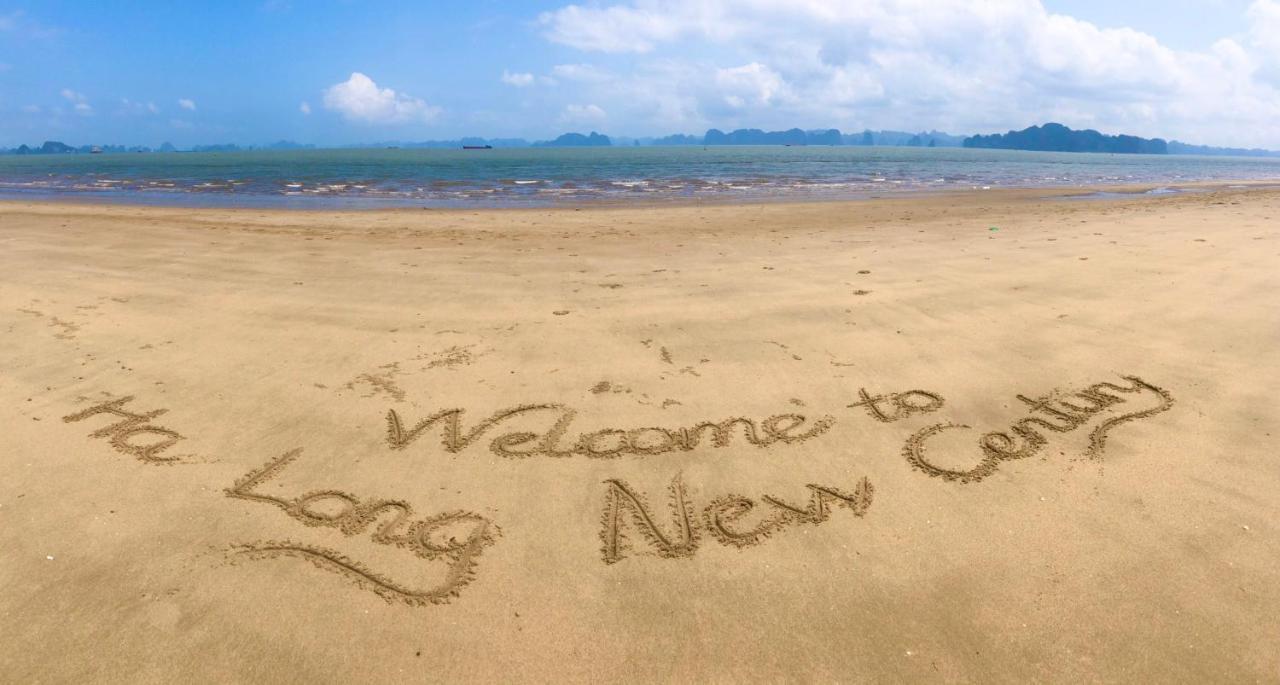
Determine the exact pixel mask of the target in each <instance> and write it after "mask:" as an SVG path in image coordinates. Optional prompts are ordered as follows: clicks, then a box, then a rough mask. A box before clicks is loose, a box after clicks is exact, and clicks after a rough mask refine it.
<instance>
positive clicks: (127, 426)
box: [62, 396, 185, 463]
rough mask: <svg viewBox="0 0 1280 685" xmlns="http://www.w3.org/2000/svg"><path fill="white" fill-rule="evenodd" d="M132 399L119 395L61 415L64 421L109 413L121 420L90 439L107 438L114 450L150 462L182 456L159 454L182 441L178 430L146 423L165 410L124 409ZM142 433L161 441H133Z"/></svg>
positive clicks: (79, 419) (94, 433)
mask: <svg viewBox="0 0 1280 685" xmlns="http://www.w3.org/2000/svg"><path fill="white" fill-rule="evenodd" d="M132 401H133V397H132V396H129V397H121V398H120V399H118V400H110V401H108V402H103V403H102V404H99V405H95V406H92V407H89V408H88V409H85V410H84V411H82V412H77V413H75V414H71V415H70V416H64V417H62V420H63V421H64V422H66V423H73V422H76V421H84V420H85V419H87V418H89V417H90V416H97V415H98V414H109V415H111V416H118V417H120V418H122V419H124V420H123V421H118V422H116V423H113V424H111V425H109V426H107V427H105V428H99V429H98V430H96V431H94V432H92V433H90V434H89V436H90V437H93V438H106V437H110V440H109V441H108V442H109V444H110V445H111V446H112V447H114V448H115V449H116V451H117V452H121V453H123V454H128V455H132V456H134V457H137V458H138V459H140V460H142V461H146V462H152V463H165V462H174V461H177V460H178V459H180V458H181V457H176V456H175V457H162V456H160V453H161V452H163V451H165V450H167V449H169V448H170V447H173V446H174V445H176V444H178V441H180V440H184V439H185V438H183V437H182V436H181V435H179V434H178V433H176V432H174V431H171V430H169V429H168V428H164V427H162V426H154V425H151V424H149V423H147V422H148V421H150V420H151V419H154V418H156V417H157V416H160V415H162V414H164V413H166V412H168V411H169V410H168V409H157V410H155V411H149V412H145V413H142V414H135V413H133V412H131V411H125V410H124V409H122V408H121V407H123V406H124V405H126V404H128V403H130V402H132ZM144 435H151V436H159V437H160V440H155V439H154V438H153V439H152V442H150V443H143V444H139V443H138V442H135V438H138V437H140V436H144Z"/></svg>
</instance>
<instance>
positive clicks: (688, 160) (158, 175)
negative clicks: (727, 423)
mask: <svg viewBox="0 0 1280 685" xmlns="http://www.w3.org/2000/svg"><path fill="white" fill-rule="evenodd" d="M1235 180H1253V181H1257V180H1276V181H1280V159H1269V158H1243V157H1196V156H1183V155H1107V154H1083V153H1046V152H1019V151H1007V150H967V149H958V148H933V149H930V148H899V147H893V148H889V147H777V146H759V147H756V146H741V147H739V146H713V147H705V148H704V147H702V146H689V147H616V148H521V149H493V150H430V149H382V150H378V149H340V150H289V151H246V152H214V153H168V154H163V153H145V154H103V155H31V156H16V155H6V156H0V198H11V199H12V198H49V197H54V198H64V199H66V198H80V199H87V200H105V201H119V202H137V203H145V204H173V205H189V206H249V207H298V208H334V207H342V208H362V207H381V206H389V207H394V206H438V207H459V206H461V207H468V206H499V207H501V206H553V205H584V204H592V203H610V202H635V201H643V202H672V201H674V202H689V201H703V200H707V201H717V200H718V201H733V200H739V199H750V200H773V199H779V200H807V199H828V198H830V199H839V198H866V197H875V196H883V195H885V194H889V193H903V192H912V191H922V190H954V189H970V188H1010V187H1080V188H1084V187H1092V186H1097V185H1114V184H1130V183H1132V184H1152V185H1176V184H1180V183H1192V182H1197V181H1235Z"/></svg>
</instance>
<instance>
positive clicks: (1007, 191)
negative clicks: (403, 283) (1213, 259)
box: [0, 179, 1280, 216]
mask: <svg viewBox="0 0 1280 685" xmlns="http://www.w3.org/2000/svg"><path fill="white" fill-rule="evenodd" d="M1162 190H1168V191H1169V192H1156V191H1162ZM1269 190H1280V179H1276V180H1237V181H1212V182H1208V181H1206V182H1188V183H1179V184H1152V183H1125V184H1102V185H1094V186H1028V187H1001V188H990V189H978V188H972V189H946V190H903V191H892V192H887V193H883V194H879V195H867V196H860V197H824V198H801V199H796V198H786V197H781V196H778V197H776V198H764V199H761V198H755V199H738V200H732V199H728V198H726V199H723V200H722V199H720V198H709V199H707V200H705V201H684V200H674V199H673V200H654V201H645V200H609V201H593V202H587V203H581V204H569V203H563V204H551V205H510V206H487V205H476V206H446V207H434V206H422V205H414V206H382V207H359V208H337V207H292V206H290V207H276V206H256V205H226V206H224V205H216V206H203V205H198V204H197V205H185V204H184V205H168V204H151V203H146V202H129V201H124V200H122V201H115V200H103V199H100V198H77V197H74V196H73V195H72V194H68V195H58V196H53V197H40V198H34V199H28V198H14V197H7V196H4V195H3V194H0V209H5V208H7V209H9V210H13V209H17V208H25V209H28V210H41V208H43V210H41V211H47V210H54V211H57V210H58V209H59V208H63V209H66V210H71V209H73V208H74V209H101V210H106V211H107V213H111V212H110V210H113V209H118V210H122V211H125V210H153V211H156V212H160V213H169V212H187V211H189V212H217V213H223V212H226V213H230V214H232V215H238V214H255V215H262V214H263V213H264V212H265V213H270V214H274V213H279V214H282V215H295V214H296V215H334V216H347V215H350V216H368V215H377V214H414V213H417V212H421V211H429V212H431V213H432V214H433V215H445V216H447V215H474V214H475V213H477V212H479V213H485V214H487V213H495V214H520V213H543V212H551V213H559V212H584V211H585V212H597V211H599V212H609V211H637V210H677V211H679V210H690V209H706V210H724V209H733V208H739V209H745V208H768V207H773V208H786V207H822V206H849V207H858V206H867V205H875V204H895V203H906V204H910V203H914V202H919V201H924V202H926V203H932V202H936V201H946V200H956V201H959V202H961V203H963V204H971V203H974V202H994V203H1007V202H1035V201H1056V200H1087V201H1096V202H1108V203H1111V202H1120V203H1123V202H1135V201H1138V202H1141V201H1149V200H1169V199H1175V198H1180V197H1186V196H1188V195H1194V194H1201V193H1230V194H1236V193H1253V192H1266V191H1269ZM117 197H119V196H117Z"/></svg>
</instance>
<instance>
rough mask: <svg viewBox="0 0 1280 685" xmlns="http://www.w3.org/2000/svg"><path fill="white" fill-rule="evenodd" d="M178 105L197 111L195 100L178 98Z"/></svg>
mask: <svg viewBox="0 0 1280 685" xmlns="http://www.w3.org/2000/svg"><path fill="white" fill-rule="evenodd" d="M178 106H179V107H181V108H183V109H185V110H187V111H190V112H194V111H196V103H195V100H191V99H188V98H178Z"/></svg>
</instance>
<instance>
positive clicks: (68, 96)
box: [62, 88, 93, 116]
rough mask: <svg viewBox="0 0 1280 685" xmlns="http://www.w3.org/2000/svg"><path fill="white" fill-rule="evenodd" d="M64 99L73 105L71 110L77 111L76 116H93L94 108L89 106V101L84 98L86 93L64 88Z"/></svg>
mask: <svg viewBox="0 0 1280 685" xmlns="http://www.w3.org/2000/svg"><path fill="white" fill-rule="evenodd" d="M62 98H63V99H64V100H66V101H67V102H70V103H71V108H72V109H73V110H75V113H76V114H79V115H82V116H88V115H90V114H93V107H92V106H91V105H90V104H89V99H88V98H86V97H85V96H84V93H77V92H76V91H74V90H71V89H70V88H63V89H62Z"/></svg>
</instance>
